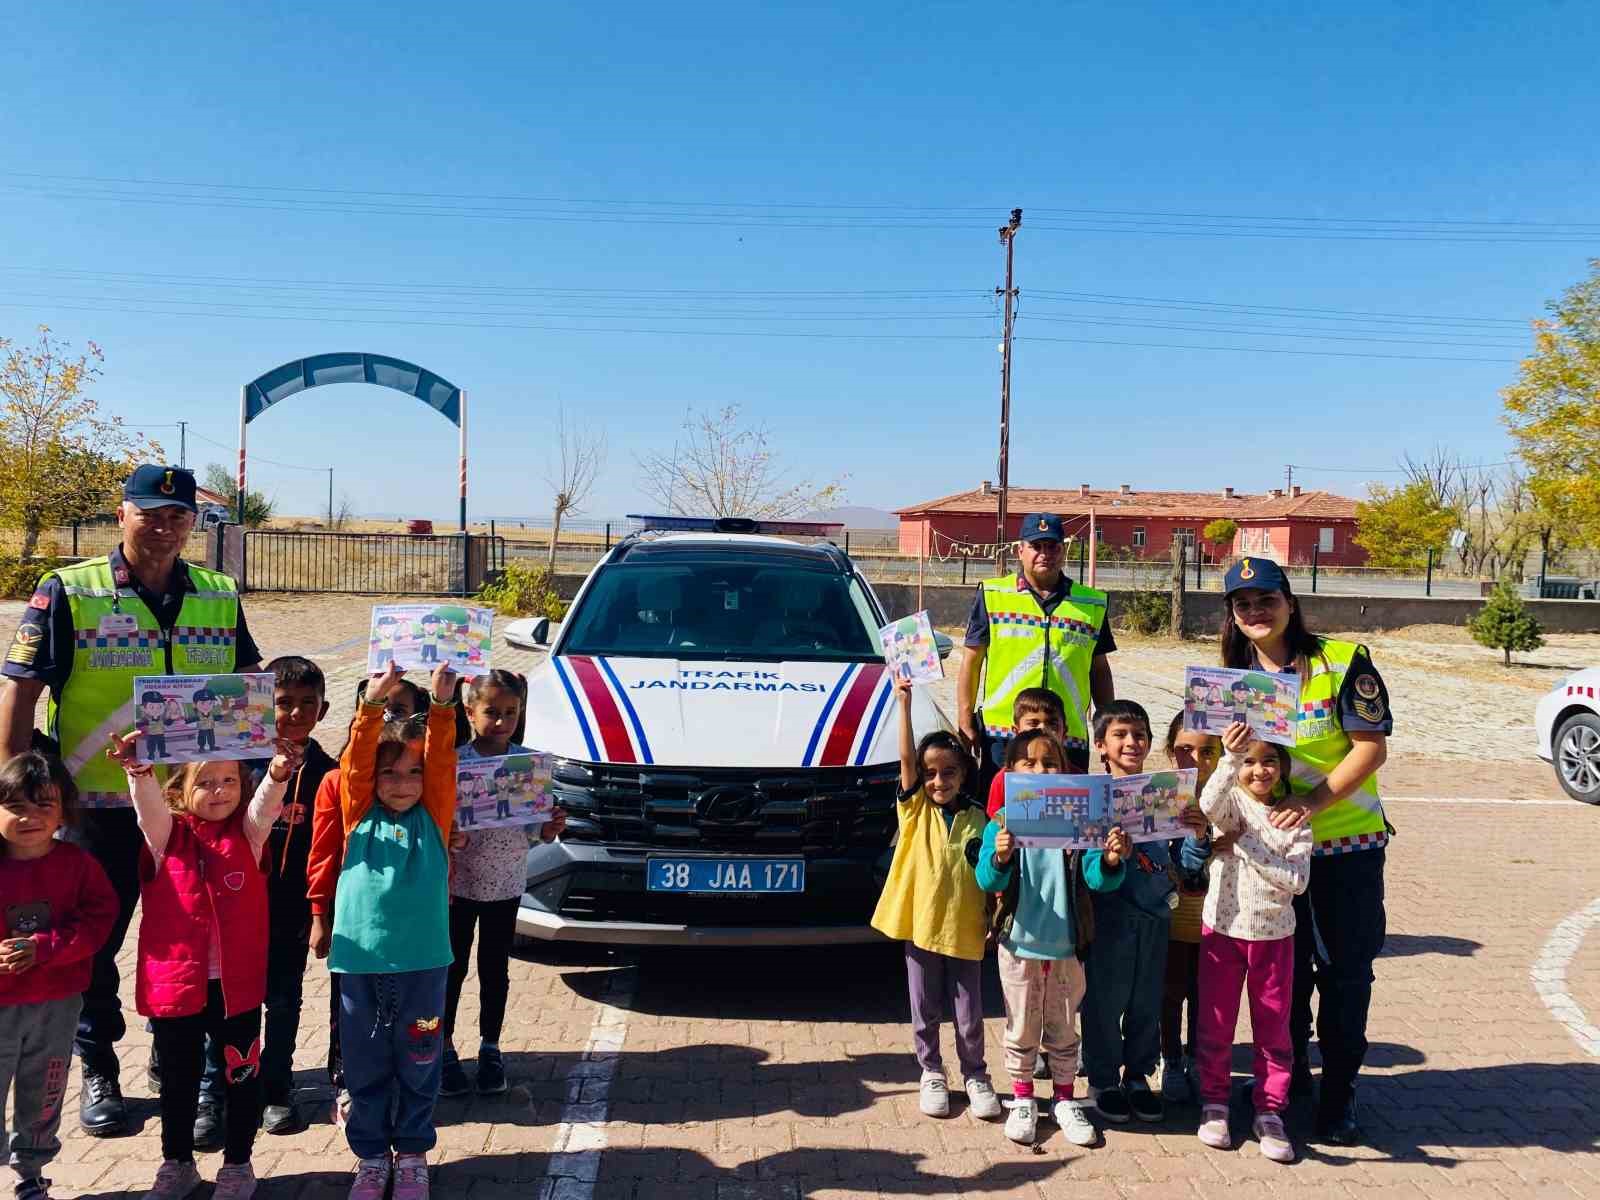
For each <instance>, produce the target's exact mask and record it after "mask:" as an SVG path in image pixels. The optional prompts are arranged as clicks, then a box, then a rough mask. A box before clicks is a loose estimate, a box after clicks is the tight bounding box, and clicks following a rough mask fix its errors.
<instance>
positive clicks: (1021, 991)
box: [999, 946, 1085, 1096]
mask: <svg viewBox="0 0 1600 1200" xmlns="http://www.w3.org/2000/svg"><path fill="white" fill-rule="evenodd" d="M999 957H1000V993H1001V995H1002V996H1004V997H1005V1002H1006V1036H1005V1047H1006V1073H1007V1074H1008V1075H1010V1076H1011V1090H1012V1092H1013V1093H1015V1094H1016V1095H1019V1096H1031V1095H1033V1066H1034V1063H1035V1062H1037V1061H1038V1058H1039V1050H1040V1049H1041V1048H1043V1049H1044V1051H1045V1053H1046V1054H1048V1055H1049V1056H1050V1076H1051V1080H1052V1081H1053V1082H1054V1084H1055V1087H1056V1090H1057V1092H1058V1093H1060V1094H1061V1095H1063V1096H1071V1095H1072V1084H1073V1076H1074V1075H1076V1074H1077V1071H1078V1031H1077V1028H1076V1027H1075V1026H1074V1025H1073V1018H1074V1017H1075V1016H1076V1015H1077V1014H1078V1011H1079V1009H1081V1008H1082V1007H1083V993H1084V988H1085V984H1084V975H1083V964H1082V963H1080V962H1079V961H1078V960H1077V959H1076V958H1057V959H1051V960H1050V961H1049V962H1046V961H1045V960H1044V959H1042V958H1018V957H1017V956H1016V955H1015V954H1013V953H1011V951H1009V950H1007V949H1006V948H1005V947H1004V946H1001V947H1000V954H999ZM1063 1088H1065V1089H1066V1091H1065V1092H1062V1091H1061V1089H1063Z"/></svg>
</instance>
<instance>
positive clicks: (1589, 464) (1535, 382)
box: [1500, 259, 1600, 546]
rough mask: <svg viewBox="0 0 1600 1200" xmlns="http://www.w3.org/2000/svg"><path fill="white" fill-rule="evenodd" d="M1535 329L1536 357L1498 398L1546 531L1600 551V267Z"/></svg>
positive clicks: (1594, 265)
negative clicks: (1523, 464)
mask: <svg viewBox="0 0 1600 1200" xmlns="http://www.w3.org/2000/svg"><path fill="white" fill-rule="evenodd" d="M1589 268H1590V272H1589V278H1587V279H1585V280H1584V281H1583V282H1581V283H1578V284H1575V285H1574V286H1573V287H1571V288H1569V289H1568V290H1567V291H1566V292H1565V293H1564V294H1563V295H1562V297H1561V299H1560V300H1558V301H1556V302H1555V303H1553V304H1552V305H1551V306H1550V312H1551V318H1550V319H1549V320H1542V321H1535V322H1534V323H1533V329H1534V347H1535V348H1534V353H1533V354H1532V355H1530V356H1529V357H1528V358H1525V359H1523V360H1522V368H1521V373H1520V375H1519V377H1518V379H1517V382H1516V383H1514V384H1512V385H1511V386H1510V387H1508V388H1506V389H1505V390H1504V391H1502V392H1501V393H1500V397H1501V399H1502V400H1503V401H1504V403H1505V416H1504V420H1505V423H1506V425H1507V427H1508V428H1509V429H1510V430H1511V436H1512V438H1514V439H1515V441H1516V443H1517V454H1518V455H1519V456H1520V457H1521V459H1522V461H1523V462H1524V463H1526V464H1527V466H1528V486H1529V488H1530V489H1531V490H1532V492H1533V495H1534V499H1535V501H1536V502H1537V504H1538V508H1539V512H1540V514H1541V516H1542V518H1543V522H1542V523H1543V524H1544V526H1545V528H1546V529H1554V530H1556V531H1557V532H1558V533H1559V534H1560V535H1561V537H1562V538H1563V540H1564V541H1566V542H1567V543H1569V544H1577V545H1589V546H1594V545H1600V259H1594V260H1591V262H1590V263H1589Z"/></svg>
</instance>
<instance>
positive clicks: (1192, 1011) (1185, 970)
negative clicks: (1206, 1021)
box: [1161, 938, 1200, 1062]
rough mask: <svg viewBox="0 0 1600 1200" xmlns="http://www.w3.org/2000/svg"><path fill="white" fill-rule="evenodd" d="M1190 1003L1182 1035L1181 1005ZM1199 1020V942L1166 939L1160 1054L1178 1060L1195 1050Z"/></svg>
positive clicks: (1174, 1060) (1173, 1060) (1171, 1059)
mask: <svg viewBox="0 0 1600 1200" xmlns="http://www.w3.org/2000/svg"><path fill="white" fill-rule="evenodd" d="M1185 1004H1187V1005H1188V1006H1189V1028H1188V1036H1187V1037H1186V1036H1184V1020H1183V1006H1184V1005H1185ZM1199 1020H1200V943H1199V942H1182V941H1179V940H1178V939H1177V938H1173V939H1172V940H1171V941H1170V942H1168V943H1167V974H1166V979H1165V982H1164V983H1163V985H1162V992H1161V1057H1162V1058H1165V1059H1169V1060H1170V1061H1172V1062H1177V1061H1178V1060H1179V1059H1181V1058H1183V1057H1184V1056H1185V1055H1187V1054H1193V1053H1194V1036H1195V1029H1196V1027H1197V1026H1198V1024H1199Z"/></svg>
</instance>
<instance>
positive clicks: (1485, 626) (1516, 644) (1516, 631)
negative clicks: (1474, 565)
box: [1467, 579, 1544, 667]
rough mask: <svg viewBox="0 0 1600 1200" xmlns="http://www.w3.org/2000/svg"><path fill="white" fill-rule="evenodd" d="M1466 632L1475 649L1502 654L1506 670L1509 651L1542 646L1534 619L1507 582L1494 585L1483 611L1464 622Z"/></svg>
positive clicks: (1537, 623) (1542, 634)
mask: <svg viewBox="0 0 1600 1200" xmlns="http://www.w3.org/2000/svg"><path fill="white" fill-rule="evenodd" d="M1467 629H1468V630H1469V631H1471V633H1472V638H1473V640H1474V641H1475V642H1477V643H1478V645H1480V646H1488V647H1489V648H1490V649H1492V650H1501V651H1504V653H1505V656H1506V657H1505V665H1506V666H1508V667H1509V666H1510V665H1511V652H1512V651H1513V650H1537V649H1538V648H1539V647H1540V646H1542V645H1544V630H1543V629H1541V628H1540V627H1539V621H1538V618H1536V617H1535V616H1534V615H1533V614H1532V613H1531V612H1529V611H1528V606H1527V605H1526V604H1524V603H1523V602H1522V597H1521V596H1519V595H1517V589H1516V588H1515V587H1513V586H1512V584H1511V581H1510V580H1509V579H1502V580H1501V581H1500V582H1499V583H1497V584H1495V586H1494V591H1492V592H1490V593H1489V598H1488V599H1487V600H1485V601H1484V602H1483V607H1482V608H1480V609H1479V610H1478V613H1477V615H1476V616H1475V617H1473V618H1472V620H1470V621H1468V622H1467Z"/></svg>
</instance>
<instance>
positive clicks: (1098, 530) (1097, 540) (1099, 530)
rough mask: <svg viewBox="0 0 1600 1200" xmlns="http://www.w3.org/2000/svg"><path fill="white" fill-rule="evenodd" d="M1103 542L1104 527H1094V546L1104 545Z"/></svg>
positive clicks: (1104, 538)
mask: <svg viewBox="0 0 1600 1200" xmlns="http://www.w3.org/2000/svg"><path fill="white" fill-rule="evenodd" d="M1105 540H1106V527H1105V526H1104V525H1096V526H1095V527H1094V544H1095V545H1096V546H1100V545H1103V544H1104V543H1105Z"/></svg>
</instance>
